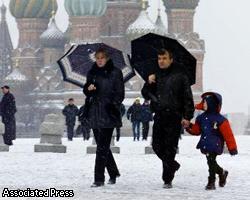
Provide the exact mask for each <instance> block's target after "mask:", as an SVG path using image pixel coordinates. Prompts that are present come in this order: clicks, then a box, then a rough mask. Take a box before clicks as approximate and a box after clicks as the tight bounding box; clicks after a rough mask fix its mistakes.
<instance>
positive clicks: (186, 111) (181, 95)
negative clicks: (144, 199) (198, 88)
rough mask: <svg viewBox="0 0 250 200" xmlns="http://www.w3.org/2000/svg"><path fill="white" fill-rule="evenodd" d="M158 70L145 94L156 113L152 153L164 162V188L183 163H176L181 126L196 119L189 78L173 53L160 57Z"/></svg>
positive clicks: (164, 53) (150, 77) (160, 53)
mask: <svg viewBox="0 0 250 200" xmlns="http://www.w3.org/2000/svg"><path fill="white" fill-rule="evenodd" d="M158 64H159V70H158V71H157V72H156V73H155V74H154V75H152V76H149V82H148V83H145V85H144V87H143V89H142V95H143V96H144V98H145V99H150V100H151V108H152V110H153V111H154V112H155V115H154V125H153V142H152V146H153V150H154V151H155V153H156V154H157V156H158V157H159V158H160V159H161V160H162V164H163V174H162V178H163V181H164V188H171V187H172V180H173V179H174V175H175V172H176V171H177V170H178V169H179V168H180V164H179V163H178V162H177V161H176V160H175V156H176V151H177V149H178V142H179V138H180V133H181V128H182V125H183V126H184V127H188V126H189V121H190V120H191V119H192V118H193V113H194V101H193V95H192V91H191V87H190V84H189V79H188V77H187V75H186V74H185V73H184V72H183V69H182V68H181V67H180V66H179V65H177V64H176V63H174V62H173V55H172V52H171V51H169V50H165V49H163V50H161V51H160V52H159V54H158Z"/></svg>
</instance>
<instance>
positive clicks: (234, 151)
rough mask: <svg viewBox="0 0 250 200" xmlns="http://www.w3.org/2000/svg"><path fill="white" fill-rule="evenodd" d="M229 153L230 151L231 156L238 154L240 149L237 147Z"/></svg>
mask: <svg viewBox="0 0 250 200" xmlns="http://www.w3.org/2000/svg"><path fill="white" fill-rule="evenodd" d="M229 153H230V155H231V156H235V155H237V154H238V150H237V149H234V150H230V151H229Z"/></svg>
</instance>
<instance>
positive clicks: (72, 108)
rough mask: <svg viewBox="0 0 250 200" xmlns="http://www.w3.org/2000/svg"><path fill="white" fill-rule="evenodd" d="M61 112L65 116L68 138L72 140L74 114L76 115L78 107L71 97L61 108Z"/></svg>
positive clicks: (74, 121) (74, 122)
mask: <svg viewBox="0 0 250 200" xmlns="http://www.w3.org/2000/svg"><path fill="white" fill-rule="evenodd" d="M62 114H63V115H64V116H65V118H66V126H67V136H68V140H69V141H72V140H73V136H74V127H75V124H76V116H77V115H78V108H77V106H76V105H75V104H74V99H73V98H70V99H69V100H68V105H67V106H65V107H64V109H63V110H62Z"/></svg>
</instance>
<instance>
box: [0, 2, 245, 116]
mask: <svg viewBox="0 0 250 200" xmlns="http://www.w3.org/2000/svg"><path fill="white" fill-rule="evenodd" d="M149 1H150V8H149V13H150V17H151V18H152V19H153V20H155V18H156V15H157V7H158V0H149ZM4 2H5V4H6V5H8V3H9V0H4ZM63 3H64V1H63V0H58V4H59V10H58V12H57V15H56V19H57V24H58V26H59V27H60V28H61V30H63V31H64V30H66V28H67V25H68V23H67V21H68V20H67V19H68V16H67V14H66V12H65V10H64V7H63ZM161 4H162V3H161ZM162 8H163V7H162ZM249 8H250V1H249V0H200V3H199V6H198V7H197V9H196V14H195V18H194V31H195V32H198V33H199V34H200V38H201V39H204V40H205V43H206V55H205V60H204V67H203V75H204V80H203V83H204V91H206V90H213V91H217V92H219V93H221V94H222V95H223V98H224V102H223V103H224V104H223V112H245V113H247V112H248V105H250V90H249V86H250V78H249V76H250V64H249V57H250V37H249V36H250V22H249V19H250V12H249ZM162 17H163V20H164V22H165V24H166V25H167V16H166V14H165V13H164V10H162ZM7 20H8V23H9V29H10V32H11V36H12V41H13V43H14V46H16V44H17V40H18V32H17V28H16V23H15V19H14V18H13V17H12V16H10V14H9V13H8V15H7Z"/></svg>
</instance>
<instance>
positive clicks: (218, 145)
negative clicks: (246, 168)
mask: <svg viewBox="0 0 250 200" xmlns="http://www.w3.org/2000/svg"><path fill="white" fill-rule="evenodd" d="M221 105H222V97H221V95H220V94H218V93H214V92H207V93H204V94H203V95H202V101H201V103H200V104H198V105H196V109H200V110H204V111H205V112H204V113H202V114H201V115H199V116H198V117H197V118H196V122H195V124H192V123H191V124H190V127H189V128H187V129H186V130H187V131H188V132H189V133H190V134H192V135H201V137H200V141H199V143H198V144H197V149H200V151H201V153H203V154H205V155H206V158H207V164H208V167H209V177H208V184H207V186H206V188H205V189H206V190H214V189H216V188H215V180H216V174H218V175H219V186H220V187H224V186H225V184H226V179H227V176H228V171H227V170H224V169H223V168H222V167H220V166H219V165H218V163H217V162H216V157H217V156H218V155H221V154H222V153H223V149H224V143H225V142H226V144H227V147H228V150H229V153H230V154H231V155H236V154H237V153H238V151H237V145H236V141H235V138H234V135H233V132H232V130H231V127H230V124H229V122H228V120H227V119H226V118H225V117H224V116H223V115H221V114H220V110H221Z"/></svg>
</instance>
